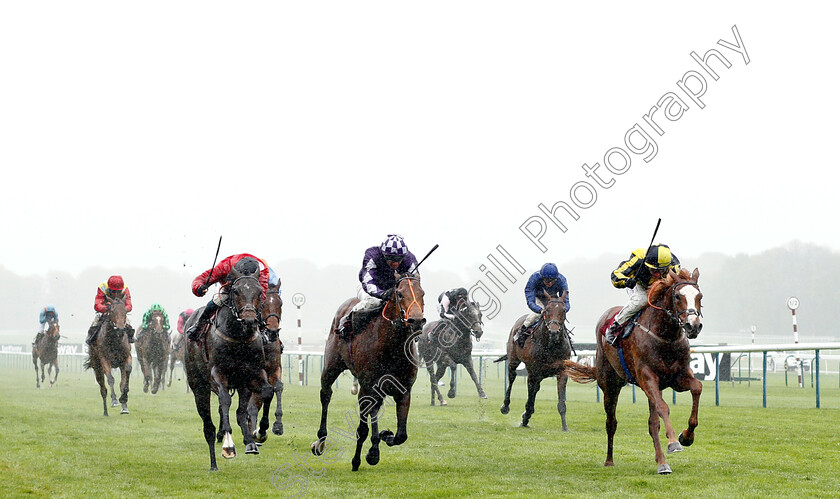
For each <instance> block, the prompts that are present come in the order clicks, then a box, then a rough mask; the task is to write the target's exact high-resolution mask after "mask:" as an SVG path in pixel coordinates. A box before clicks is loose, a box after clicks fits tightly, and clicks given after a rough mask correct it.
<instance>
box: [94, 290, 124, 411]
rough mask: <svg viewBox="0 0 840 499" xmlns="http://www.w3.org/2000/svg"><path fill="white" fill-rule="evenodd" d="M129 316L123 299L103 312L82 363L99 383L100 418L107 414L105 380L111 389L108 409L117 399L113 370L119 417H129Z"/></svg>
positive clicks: (112, 303) (114, 405) (115, 404)
mask: <svg viewBox="0 0 840 499" xmlns="http://www.w3.org/2000/svg"><path fill="white" fill-rule="evenodd" d="M130 327H131V326H130V325H129V324H128V314H127V313H126V311H125V303H124V302H123V300H114V301H112V302H111V305H110V308H109V310H108V311H107V312H105V313H103V314H102V316H101V318H100V322H99V329H98V330H97V333H96V338H95V339H94V340H93V341H92V342H91V344H90V347H89V348H88V359H87V360H86V361H85V363H84V367H85V369H90V368H93V372H94V375H95V376H96V382H97V383H99V394H100V395H102V407H103V409H104V412H103V415H104V416H107V415H108V404H107V403H106V397H107V395H108V389H107V387H106V386H105V378H107V379H108V385H109V386H110V387H111V407H116V406H117V396H116V394H115V393H114V375H113V374H112V373H111V370H112V369H117V368H119V370H120V391H121V394H120V399H119V402H120V404H121V408H120V414H128V380H129V378H130V376H131V362H132V359H131V343H129V342H128V334H126V333H127V331H128V329H129V328H130Z"/></svg>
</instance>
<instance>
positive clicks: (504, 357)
mask: <svg viewBox="0 0 840 499" xmlns="http://www.w3.org/2000/svg"><path fill="white" fill-rule="evenodd" d="M503 360H507V354H504V355H502V356H501V357H499V358H498V359H496V360H494V361H493V362H501V361H503Z"/></svg>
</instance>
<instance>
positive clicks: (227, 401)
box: [211, 366, 236, 459]
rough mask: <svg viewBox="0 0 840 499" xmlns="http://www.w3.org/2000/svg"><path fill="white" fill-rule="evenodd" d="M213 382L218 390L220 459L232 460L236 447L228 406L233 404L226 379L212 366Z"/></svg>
mask: <svg viewBox="0 0 840 499" xmlns="http://www.w3.org/2000/svg"><path fill="white" fill-rule="evenodd" d="M211 376H212V377H213V381H214V382H215V383H216V386H217V387H218V390H219V419H220V421H219V433H221V434H222V457H224V458H225V459H233V458H234V457H236V445H235V444H234V443H233V436H232V435H231V432H232V430H231V428H230V406H231V403H232V402H233V400H232V398H231V396H230V391H229V390H228V380H227V378H226V377H225V376H224V375H223V374H222V373H220V372H219V370H218V369H217V368H216V367H215V366H214V367H213V369H212V371H211Z"/></svg>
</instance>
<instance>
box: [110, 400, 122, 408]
mask: <svg viewBox="0 0 840 499" xmlns="http://www.w3.org/2000/svg"><path fill="white" fill-rule="evenodd" d="M118 405H120V404H119V402H117V401H116V400H113V401H111V407H116V406H118Z"/></svg>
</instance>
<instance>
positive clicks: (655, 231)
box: [219, 218, 662, 255]
mask: <svg viewBox="0 0 840 499" xmlns="http://www.w3.org/2000/svg"><path fill="white" fill-rule="evenodd" d="M660 223H662V219H661V218H660V219H657V220H656V228H655V229H653V237H651V238H650V244H648V248H647V249H648V251H650V247H651V246H653V240H654V239H656V233H657V232H659V224H660ZM219 242H221V239H219ZM645 255H647V251H645Z"/></svg>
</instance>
